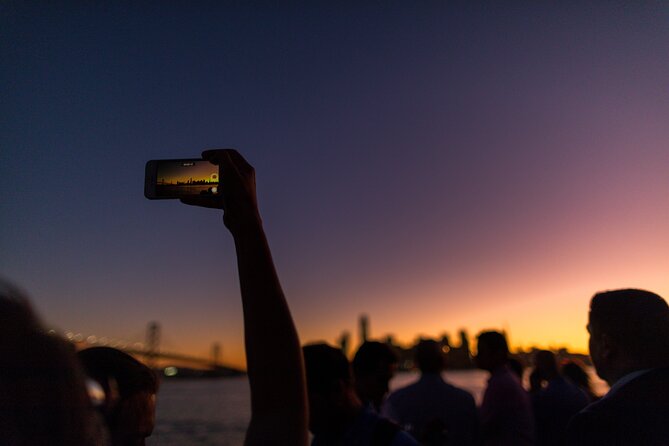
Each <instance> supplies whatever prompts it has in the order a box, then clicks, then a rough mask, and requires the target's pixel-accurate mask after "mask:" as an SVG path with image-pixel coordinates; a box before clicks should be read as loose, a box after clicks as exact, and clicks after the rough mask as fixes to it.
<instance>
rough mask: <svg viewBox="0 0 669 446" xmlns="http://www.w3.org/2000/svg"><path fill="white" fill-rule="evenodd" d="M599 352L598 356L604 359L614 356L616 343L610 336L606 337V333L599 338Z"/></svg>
mask: <svg viewBox="0 0 669 446" xmlns="http://www.w3.org/2000/svg"><path fill="white" fill-rule="evenodd" d="M599 350H600V356H601V357H603V358H604V359H610V358H611V357H612V356H614V355H615V353H616V351H617V349H616V343H615V342H613V339H612V338H611V336H609V335H607V334H606V333H602V334H601V335H600V336H599Z"/></svg>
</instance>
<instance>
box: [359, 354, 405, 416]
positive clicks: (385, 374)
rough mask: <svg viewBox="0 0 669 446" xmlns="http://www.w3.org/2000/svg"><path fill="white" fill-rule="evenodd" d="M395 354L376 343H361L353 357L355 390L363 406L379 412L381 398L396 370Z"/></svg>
mask: <svg viewBox="0 0 669 446" xmlns="http://www.w3.org/2000/svg"><path fill="white" fill-rule="evenodd" d="M397 361H398V357H397V353H395V352H394V351H393V349H392V348H391V347H390V346H389V345H387V344H382V343H381V342H376V341H367V342H365V343H363V344H362V345H361V346H360V348H359V349H358V351H357V352H356V354H355V356H354V357H353V377H354V379H355V390H356V392H357V393H358V397H360V400H361V401H362V402H363V403H364V404H371V406H372V407H373V408H374V410H375V411H377V412H379V411H380V410H381V403H382V402H383V398H384V397H385V396H386V394H387V393H388V383H389V382H390V380H391V379H392V377H393V375H394V374H395V369H396V368H397Z"/></svg>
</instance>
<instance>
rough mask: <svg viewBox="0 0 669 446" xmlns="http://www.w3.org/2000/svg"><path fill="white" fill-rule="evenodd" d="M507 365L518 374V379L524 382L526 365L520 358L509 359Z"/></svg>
mask: <svg viewBox="0 0 669 446" xmlns="http://www.w3.org/2000/svg"><path fill="white" fill-rule="evenodd" d="M506 365H508V366H509V368H510V369H511V371H512V372H513V373H515V374H516V376H517V377H518V379H520V380H521V381H522V380H523V373H524V371H525V365H524V364H523V363H522V362H521V361H520V360H519V359H518V358H513V357H511V358H509V359H508V361H507V362H506Z"/></svg>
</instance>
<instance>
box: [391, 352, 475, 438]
mask: <svg viewBox="0 0 669 446" xmlns="http://www.w3.org/2000/svg"><path fill="white" fill-rule="evenodd" d="M414 359H415V362H416V364H417V365H418V368H419V369H420V371H421V376H420V379H419V380H418V382H416V383H414V384H411V385H409V386H407V387H404V388H402V389H399V390H397V391H395V392H393V393H392V394H391V395H390V396H389V397H388V399H387V400H386V403H385V404H384V406H383V414H384V415H385V416H387V417H388V418H389V419H391V420H393V421H395V422H397V423H399V424H400V425H401V426H403V427H404V428H405V429H407V431H409V433H411V434H412V435H413V436H414V437H415V438H416V439H417V440H418V441H420V442H421V444H423V445H425V446H443V445H463V446H467V445H474V444H476V443H477V439H478V414H477V411H476V404H475V403H474V397H472V395H471V394H470V393H469V392H466V391H464V390H462V389H459V388H457V387H455V386H453V385H451V384H449V383H448V382H446V381H445V380H444V379H443V377H442V376H441V372H442V371H443V370H444V363H445V361H444V353H443V351H442V349H441V345H440V344H439V343H438V342H436V341H433V340H424V341H421V342H420V343H419V344H418V346H416V350H415V358H414Z"/></svg>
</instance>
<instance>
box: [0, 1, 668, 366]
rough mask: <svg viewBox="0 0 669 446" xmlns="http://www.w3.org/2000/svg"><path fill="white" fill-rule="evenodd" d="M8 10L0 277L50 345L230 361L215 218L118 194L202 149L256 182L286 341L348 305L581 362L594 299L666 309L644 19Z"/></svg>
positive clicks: (556, 12) (446, 9) (339, 315)
mask: <svg viewBox="0 0 669 446" xmlns="http://www.w3.org/2000/svg"><path fill="white" fill-rule="evenodd" d="M26 3H27V2H19V1H8V2H2V3H1V4H0V45H1V52H0V60H2V65H1V70H0V94H1V96H0V98H1V99H0V111H1V113H2V115H1V119H0V190H2V197H3V198H2V200H0V219H1V220H0V221H1V226H0V274H1V275H3V276H4V277H6V278H8V279H10V280H12V281H14V282H16V283H17V284H19V285H20V286H22V287H23V288H24V289H25V290H26V291H27V293H28V294H29V295H30V296H31V298H32V300H33V301H34V303H35V305H36V307H37V308H38V310H39V312H40V313H41V314H42V316H43V317H44V319H45V320H47V321H48V323H49V324H50V325H52V326H55V327H59V328H60V329H62V330H72V331H73V332H75V333H83V334H95V335H98V336H107V337H116V338H123V339H128V340H132V341H142V340H143V338H144V331H145V328H146V325H147V323H148V322H149V321H153V320H156V321H160V323H161V325H162V330H163V339H162V348H164V349H166V350H172V351H178V352H183V353H190V354H194V355H201V356H205V355H208V352H209V349H210V346H211V344H212V343H213V342H215V341H218V342H220V343H221V344H222V346H223V350H222V358H223V360H224V361H227V362H229V363H233V364H242V363H243V344H242V315H241V304H240V299H239V288H238V283H237V278H236V267H235V260H234V251H233V249H234V246H233V244H232V240H231V237H230V236H229V234H228V233H227V231H226V230H225V228H224V227H223V224H222V219H221V215H220V213H218V212H216V211H212V210H206V209H197V208H192V207H186V206H184V205H181V204H179V203H178V202H176V201H172V200H163V201H149V200H147V199H145V198H144V195H143V181H144V178H143V177H144V165H145V163H146V161H147V160H149V159H164V158H190V157H194V156H195V157H196V156H198V155H199V153H200V152H201V150H203V149H205V148H211V147H236V148H238V149H239V150H240V151H241V152H242V153H243V154H244V155H245V156H246V157H247V159H248V160H249V161H250V162H251V163H252V164H253V165H254V166H255V167H256V170H257V182H258V194H259V201H260V205H261V212H262V215H263V220H264V222H265V228H266V231H267V233H268V237H269V239H270V244H271V246H272V250H273V254H274V259H275V263H276V265H277V268H278V271H279V274H280V277H281V280H282V283H283V286H284V290H285V292H286V295H287V299H288V301H289V304H290V306H291V309H292V311H293V315H294V317H295V321H296V324H297V327H298V330H299V332H300V335H301V338H302V340H303V341H313V340H319V339H325V340H328V341H331V342H332V341H334V340H335V339H336V338H337V337H338V336H339V335H340V334H341V332H342V331H343V330H349V331H351V332H352V334H353V335H354V339H355V341H356V343H357V337H356V335H357V331H356V328H355V327H356V319H357V317H358V315H359V314H360V313H367V314H368V315H369V316H370V319H371V333H372V335H373V336H375V337H381V336H383V335H385V334H387V333H390V332H392V333H394V334H395V336H396V338H397V339H398V340H399V341H401V342H406V343H408V342H411V341H413V340H414V339H415V338H416V336H417V335H420V334H422V335H428V336H436V335H439V334H441V333H442V332H444V331H446V332H449V333H450V334H451V335H452V336H454V335H455V334H456V332H457V330H458V329H460V328H462V327H465V328H467V329H468V330H469V332H470V334H472V335H473V334H476V332H478V331H479V330H481V329H486V328H498V329H501V328H506V329H507V330H508V332H509V334H510V338H511V339H510V340H511V343H512V345H514V346H521V347H527V346H529V345H534V344H536V345H539V346H544V347H546V346H559V345H567V346H569V347H571V348H573V349H576V350H581V351H585V350H586V349H587V335H586V331H585V328H584V326H585V323H586V319H587V307H588V301H589V298H590V296H591V295H592V294H593V293H594V292H596V291H598V290H603V289H610V288H616V287H629V286H631V287H641V288H647V289H650V290H652V291H655V292H657V293H659V294H661V295H663V296H665V297H667V296H669V274H668V273H669V206H668V204H669V125H667V123H668V122H669V82H668V80H669V26H668V25H669V6H667V3H666V2H660V1H656V2H634V3H630V2H617V1H612V2H598V1H592V2H588V1H584V2H559V3H558V2H509V3H508V4H507V5H499V4H497V3H487V4H485V5H481V4H479V3H478V2H470V1H461V2H420V3H418V4H416V3H415V2H390V3H386V2H366V3H365V4H364V5H360V4H357V3H358V2H350V3H347V4H346V5H342V4H339V3H338V2H332V3H326V2H311V3H306V4H303V5H301V6H297V5H293V6H283V5H281V4H280V3H272V4H271V5H270V4H269V3H268V4H261V3H255V2H254V5H250V4H245V3H242V4H238V3H234V4H233V3H232V2H212V3H210V4H206V3H198V7H195V6H192V5H191V4H190V3H189V2H181V3H179V2H176V3H174V2H172V3H168V2H153V3H149V2H140V3H141V4H136V2H134V3H126V2H114V3H113V4H101V3H99V2H77V3H75V4H69V5H67V6H63V5H60V6H57V5H52V4H48V3H42V4H39V5H29V4H26ZM565 3H569V4H568V5H566V4H565ZM111 178H113V179H114V181H111V180H110V179H111ZM267 336H268V342H271V340H272V334H271V333H268V335H267Z"/></svg>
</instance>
